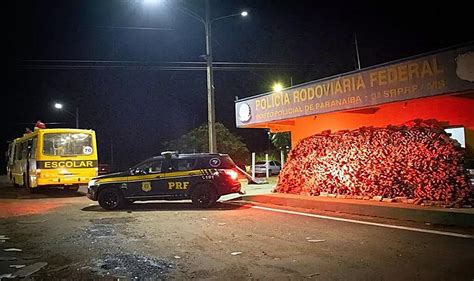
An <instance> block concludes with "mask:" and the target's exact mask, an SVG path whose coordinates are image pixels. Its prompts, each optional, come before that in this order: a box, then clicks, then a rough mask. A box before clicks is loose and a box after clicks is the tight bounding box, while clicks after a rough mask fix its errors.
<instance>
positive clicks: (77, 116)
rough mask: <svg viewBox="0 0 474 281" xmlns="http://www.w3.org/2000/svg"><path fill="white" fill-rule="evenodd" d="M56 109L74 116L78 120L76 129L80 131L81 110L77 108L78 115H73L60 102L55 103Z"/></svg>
mask: <svg viewBox="0 0 474 281" xmlns="http://www.w3.org/2000/svg"><path fill="white" fill-rule="evenodd" d="M54 108H56V109H59V110H62V111H64V112H66V113H68V114H70V115H72V116H74V117H75V118H76V129H79V108H78V107H76V114H74V113H72V112H70V111H68V110H66V109H64V106H63V104H62V103H58V102H57V103H55V104H54Z"/></svg>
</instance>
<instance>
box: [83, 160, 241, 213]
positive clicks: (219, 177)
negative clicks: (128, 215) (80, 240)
mask: <svg viewBox="0 0 474 281" xmlns="http://www.w3.org/2000/svg"><path fill="white" fill-rule="evenodd" d="M230 193H240V182H239V181H238V173H237V170H236V166H235V164H234V162H233V161H232V159H231V158H230V157H229V156H228V155H226V154H210V153H203V154H177V153H174V152H164V153H162V154H161V156H156V157H152V158H149V159H147V160H145V161H143V162H141V163H139V164H137V165H135V166H133V167H132V168H130V169H128V171H125V172H120V173H113V174H108V175H103V176H99V177H96V178H94V179H92V180H91V181H90V182H89V186H88V190H87V197H88V198H89V199H91V200H94V201H99V204H100V206H101V207H102V208H104V209H107V210H112V209H117V208H120V207H124V206H125V205H126V204H127V203H132V202H134V201H145V200H182V199H191V200H192V202H193V204H194V205H195V206H197V207H203V208H207V207H210V206H212V205H213V204H214V203H216V201H217V200H218V199H219V197H220V196H222V195H226V194H230Z"/></svg>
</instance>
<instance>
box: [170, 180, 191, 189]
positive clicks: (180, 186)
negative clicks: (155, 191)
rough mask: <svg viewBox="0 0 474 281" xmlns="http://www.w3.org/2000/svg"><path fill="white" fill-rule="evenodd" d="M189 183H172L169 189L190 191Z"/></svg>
mask: <svg viewBox="0 0 474 281" xmlns="http://www.w3.org/2000/svg"><path fill="white" fill-rule="evenodd" d="M188 185H189V181H182V182H181V181H170V182H168V189H188Z"/></svg>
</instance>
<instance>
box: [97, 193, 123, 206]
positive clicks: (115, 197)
mask: <svg viewBox="0 0 474 281" xmlns="http://www.w3.org/2000/svg"><path fill="white" fill-rule="evenodd" d="M97 201H99V205H100V206H101V207H102V208H104V209H106V210H115V209H119V208H122V207H123V205H124V204H125V199H124V198H123V194H122V192H121V191H120V190H119V189H118V188H104V189H102V190H101V191H100V192H99V196H98V200H97Z"/></svg>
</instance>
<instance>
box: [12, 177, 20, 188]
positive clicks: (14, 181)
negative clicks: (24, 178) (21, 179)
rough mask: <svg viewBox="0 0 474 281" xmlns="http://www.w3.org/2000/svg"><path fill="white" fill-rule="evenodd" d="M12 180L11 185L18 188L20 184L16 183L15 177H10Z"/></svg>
mask: <svg viewBox="0 0 474 281" xmlns="http://www.w3.org/2000/svg"><path fill="white" fill-rule="evenodd" d="M12 182H13V187H14V188H19V187H20V185H19V184H17V183H16V180H15V177H12Z"/></svg>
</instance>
